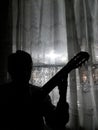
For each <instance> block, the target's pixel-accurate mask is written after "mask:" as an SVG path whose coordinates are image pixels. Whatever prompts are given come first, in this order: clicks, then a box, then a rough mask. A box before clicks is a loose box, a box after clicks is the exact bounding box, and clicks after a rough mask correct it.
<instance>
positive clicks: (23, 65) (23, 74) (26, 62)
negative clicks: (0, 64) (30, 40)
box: [8, 50, 32, 83]
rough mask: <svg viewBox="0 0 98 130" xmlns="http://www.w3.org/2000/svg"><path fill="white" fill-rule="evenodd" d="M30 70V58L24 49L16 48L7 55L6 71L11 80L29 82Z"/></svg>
mask: <svg viewBox="0 0 98 130" xmlns="http://www.w3.org/2000/svg"><path fill="white" fill-rule="evenodd" d="M31 70H32V58H31V56H30V54H28V53H27V52H25V51H21V50H18V51H17V52H16V53H12V54H11V55H10V56H9V57H8V72H9V74H10V75H11V78H12V80H15V81H17V82H19V83H22V82H23V83H27V82H29V79H30V76H31Z"/></svg>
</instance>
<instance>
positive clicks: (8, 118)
mask: <svg viewBox="0 0 98 130" xmlns="http://www.w3.org/2000/svg"><path fill="white" fill-rule="evenodd" d="M32 65H33V64H32V58H31V56H30V55H29V54H28V53H27V52H25V51H21V50H18V51H17V52H16V53H12V54H11V55H10V56H9V57H8V72H9V74H10V75H11V79H12V81H11V82H10V83H7V84H4V85H2V86H0V104H1V105H2V104H3V105H4V106H5V105H6V107H5V108H6V109H5V108H4V107H3V108H2V110H1V112H0V115H1V116H0V118H1V121H0V128H9V129H18V130H19V129H24V128H25V129H27V130H30V129H32V130H44V128H45V126H47V127H48V128H51V129H53V130H63V129H65V125H66V123H67V122H68V120H69V113H68V108H69V106H68V103H67V102H66V87H65V86H67V76H66V78H65V80H63V81H59V84H58V88H59V94H60V99H59V101H58V104H57V106H54V105H53V104H52V103H51V100H50V97H49V95H47V96H46V97H44V96H43V94H44V92H43V89H42V88H40V87H37V86H34V85H31V84H30V83H29V80H30V76H31V71H32Z"/></svg>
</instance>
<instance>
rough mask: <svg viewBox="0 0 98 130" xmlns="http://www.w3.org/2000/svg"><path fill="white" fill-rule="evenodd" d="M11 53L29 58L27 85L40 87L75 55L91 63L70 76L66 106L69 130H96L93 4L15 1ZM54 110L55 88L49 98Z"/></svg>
mask: <svg viewBox="0 0 98 130" xmlns="http://www.w3.org/2000/svg"><path fill="white" fill-rule="evenodd" d="M12 5H13V52H14V51H15V50H17V49H21V50H25V51H27V52H28V53H30V54H31V56H32V60H33V63H34V64H33V72H32V75H31V83H32V84H35V85H38V86H41V87H42V86H43V85H44V84H45V83H46V82H47V81H48V80H49V79H50V78H52V76H53V75H55V74H56V73H57V72H58V71H59V70H60V69H61V68H62V67H63V66H64V65H66V63H67V62H68V61H69V60H70V59H71V58H72V57H73V56H74V55H75V54H76V53H78V52H80V51H87V52H89V54H90V60H89V62H88V63H87V64H86V65H84V66H82V67H81V68H79V69H76V70H73V71H72V72H71V73H70V74H69V83H68V90H67V101H68V103H69V105H70V108H69V112H70V120H69V122H68V124H67V127H69V128H70V129H72V130H81V129H83V130H97V129H98V121H97V118H98V101H97V99H98V42H97V41H98V36H97V34H98V27H97V25H98V22H97V21H98V6H97V5H98V2H97V0H14V1H12ZM50 96H51V99H52V102H53V104H55V105H56V103H57V101H58V99H59V94H58V89H57V87H56V88H55V89H54V90H53V91H52V92H51V94H50Z"/></svg>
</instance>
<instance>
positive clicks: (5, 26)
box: [0, 0, 12, 84]
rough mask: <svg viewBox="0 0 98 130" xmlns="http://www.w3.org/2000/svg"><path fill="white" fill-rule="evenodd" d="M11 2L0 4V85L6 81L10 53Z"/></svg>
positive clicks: (4, 0)
mask: <svg viewBox="0 0 98 130" xmlns="http://www.w3.org/2000/svg"><path fill="white" fill-rule="evenodd" d="M11 5H12V0H3V1H2V2H1V4H0V84H1V83H3V82H5V81H6V79H7V57H8V55H9V54H10V53H11V51H12V6H11Z"/></svg>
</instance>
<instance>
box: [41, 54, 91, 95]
mask: <svg viewBox="0 0 98 130" xmlns="http://www.w3.org/2000/svg"><path fill="white" fill-rule="evenodd" d="M88 59H89V54H88V53H87V52H79V53H78V54H77V55H76V56H74V57H73V58H72V59H71V60H70V61H69V62H68V63H67V64H66V65H65V66H64V67H63V68H62V69H61V70H60V71H59V72H58V73H57V74H56V75H54V76H53V77H52V78H51V79H50V80H49V81H48V82H47V83H46V84H45V85H44V86H43V87H42V90H43V93H44V96H47V95H48V94H49V93H50V92H51V91H52V90H53V89H54V88H55V87H56V86H57V85H58V83H59V81H60V80H62V79H64V77H65V78H66V75H67V74H68V73H69V72H70V71H71V70H73V69H76V68H78V67H80V66H81V65H82V64H83V63H85V62H86V61H88Z"/></svg>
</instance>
